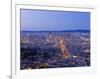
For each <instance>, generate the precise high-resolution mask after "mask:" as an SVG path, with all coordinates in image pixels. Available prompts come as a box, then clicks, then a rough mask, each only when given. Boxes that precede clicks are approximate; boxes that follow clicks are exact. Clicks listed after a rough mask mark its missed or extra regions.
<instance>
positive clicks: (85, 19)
mask: <svg viewBox="0 0 100 79" xmlns="http://www.w3.org/2000/svg"><path fill="white" fill-rule="evenodd" d="M20 13H21V14H20V17H21V18H20V20H21V26H20V27H21V31H63V30H90V13H89V12H74V11H49V10H32V9H21V10H20Z"/></svg>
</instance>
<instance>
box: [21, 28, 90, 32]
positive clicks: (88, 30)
mask: <svg viewBox="0 0 100 79" xmlns="http://www.w3.org/2000/svg"><path fill="white" fill-rule="evenodd" d="M69 31H80V32H81V31H84V32H86V31H87V32H90V29H84V30H81V29H77V30H37V31H36V30H21V32H69Z"/></svg>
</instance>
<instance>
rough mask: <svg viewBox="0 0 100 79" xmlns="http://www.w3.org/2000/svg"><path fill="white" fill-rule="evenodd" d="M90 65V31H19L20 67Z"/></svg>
mask: <svg viewBox="0 0 100 79" xmlns="http://www.w3.org/2000/svg"><path fill="white" fill-rule="evenodd" d="M80 66H90V33H87V32H86V33H83V32H21V66H20V67H21V69H39V68H57V67H80Z"/></svg>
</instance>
